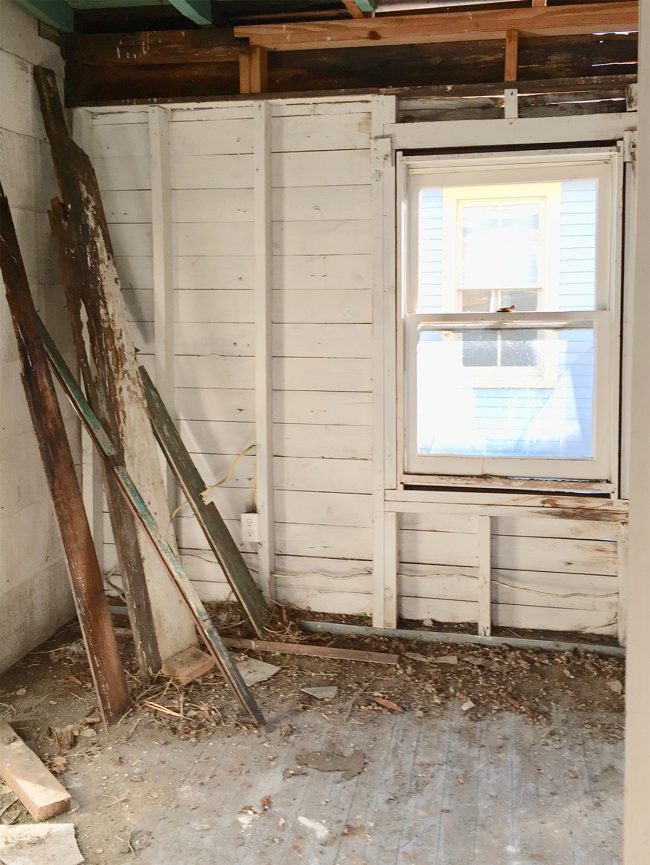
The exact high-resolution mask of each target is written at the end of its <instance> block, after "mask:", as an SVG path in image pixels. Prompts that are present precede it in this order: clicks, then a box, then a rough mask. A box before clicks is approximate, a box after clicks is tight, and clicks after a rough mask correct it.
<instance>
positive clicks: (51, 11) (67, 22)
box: [14, 0, 74, 33]
mask: <svg viewBox="0 0 650 865" xmlns="http://www.w3.org/2000/svg"><path fill="white" fill-rule="evenodd" d="M14 3H17V4H18V6H22V7H23V9H25V10H26V11H27V12H29V13H31V14H32V15H34V16H35V17H36V18H38V20H39V21H42V22H43V23H44V24H48V25H49V26H50V27H54V28H55V30H62V31H63V32H64V33H72V31H73V30H74V10H73V9H72V7H71V6H69V5H68V4H67V3H66V2H65V0H14Z"/></svg>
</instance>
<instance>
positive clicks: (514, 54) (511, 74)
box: [503, 30, 519, 81]
mask: <svg viewBox="0 0 650 865" xmlns="http://www.w3.org/2000/svg"><path fill="white" fill-rule="evenodd" d="M518 66H519V31H518V30H508V31H507V33H506V60H505V71H504V76H503V80H504V81H516V80H517V69H518Z"/></svg>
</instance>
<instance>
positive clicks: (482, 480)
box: [401, 474, 616, 497]
mask: <svg viewBox="0 0 650 865" xmlns="http://www.w3.org/2000/svg"><path fill="white" fill-rule="evenodd" d="M401 484H402V486H403V488H404V489H405V492H406V491H408V488H409V487H412V488H415V490H416V491H421V490H424V489H426V490H431V491H436V492H441V491H445V490H456V491H457V492H458V493H461V492H463V491H465V492H470V493H474V492H481V491H483V490H490V491H493V492H495V493H509V492H528V493H533V494H535V493H552V494H553V495H579V496H600V497H603V496H605V497H611V495H612V494H613V493H615V491H616V487H615V485H614V484H613V483H611V482H610V481H588V480H584V481H583V480H549V479H544V478H542V479H538V478H509V477H502V476H497V475H414V474H404V475H402V478H401Z"/></svg>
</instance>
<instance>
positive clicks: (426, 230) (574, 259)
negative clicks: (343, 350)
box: [415, 178, 598, 313]
mask: <svg viewBox="0 0 650 865" xmlns="http://www.w3.org/2000/svg"><path fill="white" fill-rule="evenodd" d="M597 210H598V181H597V180H596V179H590V178H587V179H580V180H565V181H558V182H555V183H530V182H527V183H514V184H493V185H490V186H455V187H448V188H441V187H431V188H426V189H422V190H421V191H420V193H419V200H418V267H417V280H418V300H417V309H416V310H415V311H417V312H431V313H435V312H460V311H464V312H494V311H495V310H496V309H498V308H501V307H505V306H510V305H511V304H512V303H515V305H516V308H517V311H521V312H530V311H534V310H538V311H551V312H552V311H554V310H562V311H568V310H589V309H594V306H595V293H596V251H597V238H598V226H597ZM534 289H536V290H537V294H536V297H535V304H536V305H535V306H533V305H532V302H533V295H532V291H533V290H534ZM466 291H474V292H475V294H473V295H472V296H471V297H468V298H467V299H466V300H465V299H464V297H465V292H466ZM514 291H520V292H522V294H520V295H519V302H518V301H517V300H516V299H514V297H513V298H512V299H509V295H510V294H511V293H512V292H514ZM527 291H528V292H530V293H528V294H525V292H527ZM488 292H490V300H489V303H487V302H486V297H487V293H488Z"/></svg>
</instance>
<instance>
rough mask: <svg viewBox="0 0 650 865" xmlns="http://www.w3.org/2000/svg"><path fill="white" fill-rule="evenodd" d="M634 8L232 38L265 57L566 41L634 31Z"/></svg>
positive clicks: (324, 26)
mask: <svg viewBox="0 0 650 865" xmlns="http://www.w3.org/2000/svg"><path fill="white" fill-rule="evenodd" d="M638 26H639V7H638V3H636V2H616V3H596V4H591V3H590V4H586V3H583V4H579V5H573V4H572V5H570V6H553V7H529V8H518V9H489V10H485V11H482V12H441V13H435V14H431V13H430V14H428V15H403V16H394V17H393V16H388V17H386V18H372V19H364V20H360V19H356V20H349V21H348V20H345V21H343V20H341V21H323V22H318V21H312V22H309V23H297V24H255V25H250V26H247V27H235V31H234V32H235V36H236V37H239V38H241V39H248V40H249V43H250V44H251V45H258V46H260V47H262V48H266V49H268V50H269V51H309V50H323V49H326V48H361V47H364V46H365V47H372V46H375V47H376V46H378V45H417V44H425V43H436V42H467V41H471V40H472V39H504V38H505V35H506V32H507V31H508V30H518V31H519V32H520V33H521V35H523V36H569V35H580V34H593V33H600V32H612V31H636V30H637V29H638Z"/></svg>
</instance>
